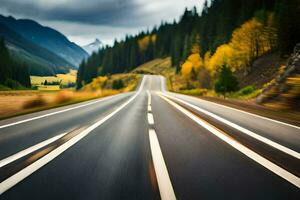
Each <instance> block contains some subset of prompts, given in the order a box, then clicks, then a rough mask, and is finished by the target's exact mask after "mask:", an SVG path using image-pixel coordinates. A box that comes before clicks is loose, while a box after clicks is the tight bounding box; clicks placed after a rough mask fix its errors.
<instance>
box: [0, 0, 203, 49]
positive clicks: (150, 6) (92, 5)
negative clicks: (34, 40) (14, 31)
mask: <svg viewBox="0 0 300 200" xmlns="http://www.w3.org/2000/svg"><path fill="white" fill-rule="evenodd" d="M203 2H204V0H0V4H1V6H0V14H2V15H5V16H8V15H12V16H13V17H15V18H17V19H19V18H28V19H33V20H35V21H37V22H39V23H40V24H42V25H44V26H49V27H52V28H54V29H56V30H58V31H60V32H61V33H63V34H64V35H66V36H67V37H68V38H69V40H71V41H73V42H75V43H77V44H78V45H85V44H88V43H90V42H92V41H94V40H95V38H98V39H99V40H101V41H102V42H103V43H104V44H108V45H111V44H113V42H114V40H115V39H118V40H120V39H123V38H125V35H126V34H128V35H132V34H137V33H138V32H139V31H141V30H147V29H151V28H153V27H154V26H155V25H159V24H160V23H161V21H168V22H171V21H173V20H174V19H176V20H178V19H179V17H180V16H181V15H182V13H183V11H184V9H185V8H186V7H187V8H192V7H193V6H196V7H197V9H198V10H201V8H202V5H203Z"/></svg>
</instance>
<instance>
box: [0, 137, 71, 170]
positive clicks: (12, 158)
mask: <svg viewBox="0 0 300 200" xmlns="http://www.w3.org/2000/svg"><path fill="white" fill-rule="evenodd" d="M66 134H67V133H62V134H60V135H57V136H54V137H52V138H50V139H48V140H45V141H43V142H40V143H38V144H36V145H34V146H31V147H29V148H27V149H24V150H22V151H20V152H18V153H16V154H13V155H11V156H9V157H7V158H4V159H2V160H0V167H3V166H5V165H7V164H9V163H11V162H13V161H15V160H18V159H19V158H22V157H24V156H26V155H28V154H30V153H32V152H34V151H36V150H38V149H41V148H43V147H44V146H47V145H48V144H50V143H52V142H54V141H56V140H58V139H60V138H62V137H63V136H65V135H66Z"/></svg>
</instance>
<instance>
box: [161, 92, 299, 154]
mask: <svg viewBox="0 0 300 200" xmlns="http://www.w3.org/2000/svg"><path fill="white" fill-rule="evenodd" d="M160 94H161V95H163V96H166V97H168V98H171V99H173V100H175V101H178V102H180V103H182V104H184V105H187V106H189V107H191V108H193V109H195V110H198V111H200V112H202V113H204V114H206V115H208V116H210V117H212V118H214V119H216V120H218V121H220V122H222V123H224V124H227V125H229V126H231V127H232V128H234V129H237V130H239V131H241V132H243V133H245V134H247V135H249V136H250V137H253V138H255V139H257V140H259V141H261V142H263V143H265V144H267V145H269V146H272V147H274V148H276V149H278V150H280V151H282V152H284V153H286V154H288V155H290V156H293V157H295V158H297V159H300V153H298V152H296V151H294V150H292V149H289V148H287V147H285V146H283V145H281V144H278V143H277V142H274V141H272V140H270V139H268V138H265V137H263V136H261V135H258V134H256V133H254V132H252V131H250V130H248V129H246V128H243V127H241V126H239V125H237V124H235V123H233V122H231V121H229V120H227V119H224V118H222V117H220V116H218V115H216V114H214V113H211V112H209V111H207V110H204V109H202V108H199V107H197V106H195V105H193V104H190V103H188V102H186V101H183V100H181V99H178V98H176V97H173V96H170V95H166V94H163V93H160ZM161 95H160V96H161ZM161 97H162V96H161Z"/></svg>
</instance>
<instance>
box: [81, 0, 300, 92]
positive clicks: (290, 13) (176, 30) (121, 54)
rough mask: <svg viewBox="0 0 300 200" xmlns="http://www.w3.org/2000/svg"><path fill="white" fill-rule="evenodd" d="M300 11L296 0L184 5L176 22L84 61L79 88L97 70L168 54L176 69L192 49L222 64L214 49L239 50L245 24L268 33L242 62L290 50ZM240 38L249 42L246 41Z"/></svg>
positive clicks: (299, 29) (126, 67) (122, 68)
mask: <svg viewBox="0 0 300 200" xmlns="http://www.w3.org/2000/svg"><path fill="white" fill-rule="evenodd" d="M299 16H300V13H299V6H298V1H297V0H289V1H284V0H251V1H241V0H211V1H207V0H206V1H205V3H204V5H203V10H202V11H201V13H199V12H198V11H197V9H196V7H195V8H193V9H192V10H188V9H185V11H184V13H183V15H182V16H181V17H180V20H179V21H178V22H177V21H175V20H174V22H172V23H166V22H162V23H161V25H160V26H158V27H154V28H153V30H151V31H149V30H148V31H146V32H144V31H142V32H140V33H139V34H137V35H135V36H126V38H125V39H124V40H122V41H115V43H114V45H113V46H106V47H104V48H102V49H100V50H99V51H98V52H97V53H94V54H93V55H91V56H90V57H89V58H88V59H87V60H84V61H82V63H81V65H80V68H79V72H78V77H77V87H78V88H80V87H82V86H83V85H84V84H86V83H89V82H91V81H92V79H93V78H95V77H97V76H99V75H107V74H114V73H123V72H128V71H131V70H132V69H134V68H135V67H137V66H138V65H140V64H143V63H145V62H147V61H150V60H152V59H154V58H162V57H166V56H171V60H172V66H174V67H176V69H177V72H180V71H182V70H183V68H182V67H183V66H184V64H185V63H186V60H187V59H188V58H189V57H190V56H191V55H193V54H196V55H194V56H192V59H194V60H195V58H196V57H197V54H198V55H199V57H201V59H202V61H203V62H205V58H207V59H213V60H214V62H215V63H217V64H218V65H219V66H222V65H223V64H224V63H221V61H220V60H218V58H220V56H218V54H219V55H220V54H222V53H224V52H225V53H227V54H230V51H231V50H232V48H233V47H235V49H238V47H239V45H238V43H239V42H240V41H239V39H241V40H242V39H243V35H242V34H243V33H242V32H245V31H247V28H248V29H250V30H255V31H256V30H259V31H261V32H259V31H256V32H255V31H254V33H253V34H257V33H262V32H263V33H264V34H268V33H271V35H264V36H265V37H260V38H259V42H257V44H259V45H260V46H259V47H257V46H253V49H251V51H252V53H251V55H250V57H249V55H248V54H246V53H245V50H244V51H242V52H244V54H241V55H240V56H244V61H245V62H244V63H242V64H245V67H247V66H250V65H251V62H252V61H253V60H254V59H255V58H257V57H258V56H260V55H261V54H262V53H265V52H267V51H271V50H275V49H276V50H280V51H281V52H282V54H288V53H290V52H291V51H292V48H293V46H294V45H295V44H296V43H297V42H299V35H300V17H299ZM245 23H246V24H245ZM239 28H241V29H242V30H239ZM265 31H266V33H265ZM272 37H273V38H272ZM249 39H252V38H251V37H250V38H249ZM266 40H269V41H266ZM236 41H237V42H236ZM248 42H253V41H248ZM244 43H245V45H244V46H247V44H246V43H247V41H246V42H244ZM195 46H197V47H196V48H197V50H196V51H197V52H196V53H195V48H194V47H195ZM193 51H194V52H193ZM216 53H217V54H216ZM231 58H232V60H233V57H231ZM212 62H213V61H211V62H210V63H212ZM226 64H228V63H226ZM198 65H199V63H198ZM210 65H211V66H210V67H211V69H212V68H213V67H212V64H210ZM246 65H247V66H246ZM186 66H187V65H186ZM190 68H191V67H190ZM183 71H184V70H183ZM190 71H191V72H192V74H196V72H195V71H196V69H194V68H191V70H190ZM212 71H216V69H214V70H212ZM203 73H206V72H203Z"/></svg>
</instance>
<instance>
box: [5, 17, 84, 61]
mask: <svg viewBox="0 0 300 200" xmlns="http://www.w3.org/2000/svg"><path fill="white" fill-rule="evenodd" d="M0 23H1V24H4V25H6V26H7V27H8V28H9V29H11V30H12V31H14V32H16V33H18V34H19V35H21V36H22V37H23V38H24V39H26V40H27V41H29V42H31V43H33V44H35V45H37V46H40V47H42V48H44V49H47V50H48V51H50V52H52V53H53V54H56V55H57V56H59V57H61V58H63V59H64V60H66V61H67V62H68V63H71V65H72V66H74V67H78V65H79V64H80V62H81V61H82V60H83V59H84V58H86V57H87V56H88V53H87V52H85V51H84V50H83V49H82V48H81V47H79V46H78V45H76V44H75V43H73V42H70V41H69V40H68V39H67V38H66V36H64V35H63V34H61V33H60V32H58V31H56V30H54V29H52V28H49V27H45V26H42V25H40V24H39V23H37V22H35V21H33V20H29V19H18V20H17V19H15V18H13V17H11V16H10V17H5V16H2V15H0Z"/></svg>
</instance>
